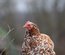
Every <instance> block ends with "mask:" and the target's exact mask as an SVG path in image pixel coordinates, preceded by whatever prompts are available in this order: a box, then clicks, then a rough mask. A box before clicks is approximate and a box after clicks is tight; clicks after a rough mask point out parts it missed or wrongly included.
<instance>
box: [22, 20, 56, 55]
mask: <svg viewBox="0 0 65 55" xmlns="http://www.w3.org/2000/svg"><path fill="white" fill-rule="evenodd" d="M24 28H25V29H26V34H25V38H24V42H23V44H22V55H55V51H54V43H53V41H52V40H51V38H50V37H49V36H48V35H46V34H43V33H41V32H40V30H39V28H38V26H37V25H36V24H35V23H33V22H30V21H27V22H26V23H25V25H24Z"/></svg>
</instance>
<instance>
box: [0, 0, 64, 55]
mask: <svg viewBox="0 0 65 55" xmlns="http://www.w3.org/2000/svg"><path fill="white" fill-rule="evenodd" d="M27 20H30V21H32V22H35V23H36V24H38V26H39V28H40V31H41V32H42V33H45V34H48V35H49V36H50V37H51V39H52V40H53V41H54V43H55V51H56V55H65V25H64V24H65V0H0V52H4V51H5V53H6V54H7V55H21V46H22V42H23V38H24V34H25V29H24V28H23V27H22V26H23V25H24V23H25V22H26V21H27ZM12 29H13V30H12ZM11 30H12V31H11ZM3 49H4V50H3ZM6 54H0V55H6Z"/></svg>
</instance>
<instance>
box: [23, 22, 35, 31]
mask: <svg viewBox="0 0 65 55" xmlns="http://www.w3.org/2000/svg"><path fill="white" fill-rule="evenodd" d="M33 26H34V25H33V23H32V22H30V21H27V22H26V23H25V25H24V26H23V27H24V28H26V29H27V30H31V29H32V28H33Z"/></svg>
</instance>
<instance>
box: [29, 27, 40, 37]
mask: <svg viewBox="0 0 65 55" xmlns="http://www.w3.org/2000/svg"><path fill="white" fill-rule="evenodd" d="M29 34H30V35H31V36H32V35H39V34H40V31H39V29H38V28H36V29H35V28H32V29H31V30H29Z"/></svg>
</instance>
